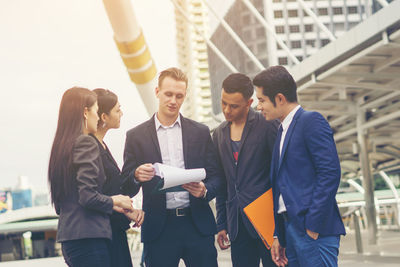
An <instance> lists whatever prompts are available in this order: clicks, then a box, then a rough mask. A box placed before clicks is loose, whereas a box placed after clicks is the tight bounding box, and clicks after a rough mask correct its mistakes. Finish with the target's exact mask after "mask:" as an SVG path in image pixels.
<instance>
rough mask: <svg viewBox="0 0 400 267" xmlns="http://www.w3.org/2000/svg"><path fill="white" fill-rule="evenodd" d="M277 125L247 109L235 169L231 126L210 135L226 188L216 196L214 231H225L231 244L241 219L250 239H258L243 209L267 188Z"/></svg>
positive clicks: (228, 125)
mask: <svg viewBox="0 0 400 267" xmlns="http://www.w3.org/2000/svg"><path fill="white" fill-rule="evenodd" d="M278 124H279V123H278V122H277V121H266V120H265V119H264V117H263V116H262V115H261V114H260V113H258V112H255V111H254V110H253V109H250V110H249V113H248V115H247V121H246V124H245V127H244V129H243V133H242V138H241V143H240V147H239V158H238V162H237V165H236V163H235V159H234V158H233V153H232V145H231V137H230V125H231V123H229V122H227V121H225V122H223V123H221V125H220V126H219V127H218V128H217V129H216V130H215V132H214V134H213V141H214V144H215V145H216V147H217V150H218V155H219V158H220V161H221V162H222V166H223V169H224V173H225V178H226V187H225V188H224V190H223V193H222V194H220V195H218V196H217V228H218V231H221V230H227V231H228V233H229V238H230V239H231V240H232V241H233V240H235V238H236V236H237V233H238V220H242V219H243V223H244V225H245V227H246V228H247V230H248V232H249V233H250V235H251V236H253V237H254V238H255V237H257V236H258V235H257V233H256V231H255V230H254V228H253V226H252V225H251V223H250V221H249V220H248V219H247V216H246V215H245V214H244V212H243V208H244V207H246V206H247V205H248V204H249V203H251V202H253V201H254V200H255V199H256V198H258V197H259V196H260V195H262V194H263V193H264V192H265V191H267V190H268V189H269V188H271V182H270V179H269V170H270V163H271V157H272V151H273V148H274V142H275V138H276V133H277V128H278ZM239 214H240V215H241V216H239Z"/></svg>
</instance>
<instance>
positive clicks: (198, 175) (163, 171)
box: [153, 163, 206, 189]
mask: <svg viewBox="0 0 400 267" xmlns="http://www.w3.org/2000/svg"><path fill="white" fill-rule="evenodd" d="M153 167H154V170H155V172H156V175H157V176H160V177H161V178H162V179H164V186H163V188H161V189H167V188H170V187H174V186H177V185H183V184H186V183H190V182H200V181H201V180H203V179H204V178H206V170H205V169H204V168H200V169H181V168H177V167H172V166H168V165H165V164H161V163H154V164H153Z"/></svg>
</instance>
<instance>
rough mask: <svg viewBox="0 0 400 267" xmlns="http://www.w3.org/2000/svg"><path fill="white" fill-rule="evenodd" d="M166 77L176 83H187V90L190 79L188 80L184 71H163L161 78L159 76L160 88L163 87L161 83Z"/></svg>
mask: <svg viewBox="0 0 400 267" xmlns="http://www.w3.org/2000/svg"><path fill="white" fill-rule="evenodd" d="M166 77H170V78H172V79H174V80H175V81H182V82H185V84H186V88H187V86H188V78H187V76H186V74H185V73H184V72H183V71H182V70H180V69H178V68H174V67H172V68H168V69H166V70H163V71H162V72H161V73H160V76H158V88H160V87H161V83H162V81H163V80H164V79H165V78H166Z"/></svg>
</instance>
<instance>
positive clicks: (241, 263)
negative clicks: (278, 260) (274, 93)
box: [231, 216, 276, 267]
mask: <svg viewBox="0 0 400 267" xmlns="http://www.w3.org/2000/svg"><path fill="white" fill-rule="evenodd" d="M231 258H232V265H233V267H259V266H260V260H261V261H262V266H264V267H274V266H276V265H275V263H274V262H273V261H272V258H271V252H270V251H269V250H268V249H267V248H266V247H265V245H264V243H263V242H262V241H261V239H260V238H253V237H252V236H250V234H249V232H248V231H247V229H246V226H245V225H244V224H243V221H242V218H241V216H239V218H238V234H237V236H236V238H235V240H233V241H232V242H231Z"/></svg>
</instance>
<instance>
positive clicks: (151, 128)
mask: <svg viewBox="0 0 400 267" xmlns="http://www.w3.org/2000/svg"><path fill="white" fill-rule="evenodd" d="M154 116H156V114H154V115H153V117H152V118H151V119H150V120H149V121H148V122H149V124H148V126H147V130H148V131H149V134H150V137H151V140H152V142H153V145H154V147H155V149H156V151H157V158H158V159H159V162H160V163H162V157H161V150H160V144H159V143H158V137H157V132H156V123H155V121H154Z"/></svg>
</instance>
